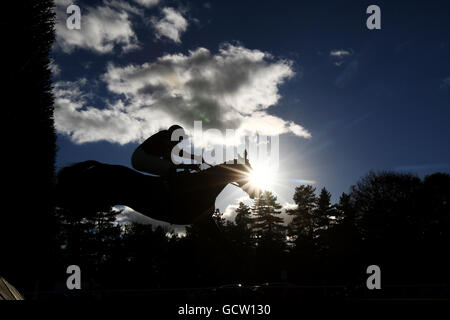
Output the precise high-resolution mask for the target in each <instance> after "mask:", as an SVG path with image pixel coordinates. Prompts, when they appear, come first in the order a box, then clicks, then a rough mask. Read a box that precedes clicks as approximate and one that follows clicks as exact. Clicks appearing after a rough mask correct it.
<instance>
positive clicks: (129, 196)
mask: <svg viewBox="0 0 450 320" xmlns="http://www.w3.org/2000/svg"><path fill="white" fill-rule="evenodd" d="M175 130H182V128H181V127H180V126H177V125H174V126H171V127H170V128H169V129H168V130H163V131H160V132H158V133H156V134H154V135H153V136H151V137H150V138H148V139H147V140H146V141H144V142H143V143H142V144H141V145H140V146H139V147H138V148H137V149H136V150H135V151H134V153H133V155H132V157H131V163H132V166H133V168H134V169H136V170H137V171H136V170H133V169H130V168H128V167H125V166H120V165H110V164H104V163H100V162H97V161H93V160H88V161H84V162H80V163H76V164H74V165H72V166H69V167H65V168H63V169H61V170H60V172H59V173H58V176H57V186H56V192H57V206H58V207H61V208H69V209H79V210H80V211H81V212H83V211H89V212H94V211H96V210H97V211H100V210H105V209H107V208H110V207H112V206H115V205H124V206H128V207H130V208H132V209H134V210H135V211H137V212H139V213H141V214H144V215H146V216H148V217H150V218H153V219H157V220H161V221H166V222H169V223H173V224H194V223H203V222H204V221H212V215H213V213H214V212H215V201H216V198H217V196H218V195H219V194H220V192H221V191H222V190H223V189H224V188H225V187H226V186H227V185H228V184H230V183H233V184H235V185H237V186H238V187H240V188H241V189H242V190H244V191H245V192H246V193H247V194H248V195H249V196H250V197H251V198H254V197H255V196H257V195H258V194H259V192H260V191H259V190H258V189H256V188H254V187H253V186H251V185H250V182H249V173H250V172H251V170H252V167H251V165H250V163H249V161H248V159H247V152H245V156H244V158H242V157H240V156H238V159H235V160H234V161H233V162H232V163H229V162H227V163H223V164H219V165H216V166H211V167H210V168H208V169H205V170H200V164H198V163H197V164H178V165H177V164H174V163H173V162H172V159H171V153H172V150H173V148H174V147H176V146H177V145H178V144H179V143H180V142H181V140H182V137H183V135H181V138H180V139H179V140H177V141H172V134H173V133H174V131H175ZM182 132H183V131H182ZM182 156H183V157H185V158H190V159H194V158H195V157H194V156H193V155H190V154H188V153H186V152H183V154H182ZM202 161H203V159H202ZM177 169H183V171H182V172H177V171H178V170H177ZM138 171H142V172H146V173H150V174H153V175H147V174H144V173H140V172H138ZM155 174H156V175H158V176H155Z"/></svg>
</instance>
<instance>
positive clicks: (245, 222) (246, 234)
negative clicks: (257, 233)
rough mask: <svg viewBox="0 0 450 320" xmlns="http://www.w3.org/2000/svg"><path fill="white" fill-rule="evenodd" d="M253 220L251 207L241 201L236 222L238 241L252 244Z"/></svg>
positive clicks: (248, 244)
mask: <svg viewBox="0 0 450 320" xmlns="http://www.w3.org/2000/svg"><path fill="white" fill-rule="evenodd" d="M253 222H254V221H253V219H252V211H251V209H250V207H249V206H247V205H246V204H244V203H243V202H239V206H238V207H237V209H236V217H235V219H234V223H235V229H236V230H235V231H236V237H237V241H238V242H239V243H241V245H243V246H251V240H252V229H253Z"/></svg>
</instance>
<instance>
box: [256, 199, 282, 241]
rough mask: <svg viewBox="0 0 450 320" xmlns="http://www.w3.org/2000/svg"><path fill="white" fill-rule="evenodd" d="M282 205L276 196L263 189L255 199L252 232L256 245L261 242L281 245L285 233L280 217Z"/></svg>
mask: <svg viewBox="0 0 450 320" xmlns="http://www.w3.org/2000/svg"><path fill="white" fill-rule="evenodd" d="M281 208H282V206H281V205H280V204H279V203H278V202H277V197H276V196H275V195H273V194H272V193H271V192H270V191H265V192H263V193H262V194H261V196H260V197H258V198H257V199H255V202H254V205H253V207H252V212H253V214H254V215H255V218H254V219H255V223H254V232H255V237H256V241H257V243H258V246H261V245H262V244H270V245H274V244H277V245H280V246H283V245H284V242H285V239H286V234H285V229H286V228H285V226H284V224H283V223H284V220H283V218H281V217H280V214H281Z"/></svg>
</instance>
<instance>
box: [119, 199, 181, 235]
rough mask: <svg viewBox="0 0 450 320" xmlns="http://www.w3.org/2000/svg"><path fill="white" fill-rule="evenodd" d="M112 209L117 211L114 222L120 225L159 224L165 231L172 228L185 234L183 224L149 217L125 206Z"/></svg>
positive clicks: (154, 225) (155, 225) (156, 225)
mask: <svg viewBox="0 0 450 320" xmlns="http://www.w3.org/2000/svg"><path fill="white" fill-rule="evenodd" d="M113 209H114V210H116V211H117V212H118V215H117V216H116V222H117V223H118V224H122V225H123V224H128V223H136V224H143V225H148V224H150V225H152V226H153V227H154V228H156V227H158V226H160V227H163V228H165V229H167V231H171V230H173V231H174V232H175V233H176V234H185V233H186V228H185V226H184V225H178V224H170V223H168V222H164V221H160V220H155V219H152V218H149V217H147V216H145V215H143V214H141V213H139V212H137V211H135V210H133V209H132V208H130V207H127V206H115V207H114V208H113ZM119 212H120V213H119Z"/></svg>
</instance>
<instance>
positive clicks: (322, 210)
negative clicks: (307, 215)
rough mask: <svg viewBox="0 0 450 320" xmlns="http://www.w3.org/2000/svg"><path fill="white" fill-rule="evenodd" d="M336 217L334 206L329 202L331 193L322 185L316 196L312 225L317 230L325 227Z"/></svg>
mask: <svg viewBox="0 0 450 320" xmlns="http://www.w3.org/2000/svg"><path fill="white" fill-rule="evenodd" d="M335 218H336V210H335V207H334V206H333V205H332V204H331V193H329V192H328V190H327V189H326V188H325V187H324V188H322V190H321V191H320V194H319V197H318V198H317V207H316V208H315V210H314V227H315V229H317V230H324V229H327V228H328V227H329V225H330V223H331V221H332V219H335Z"/></svg>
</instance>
